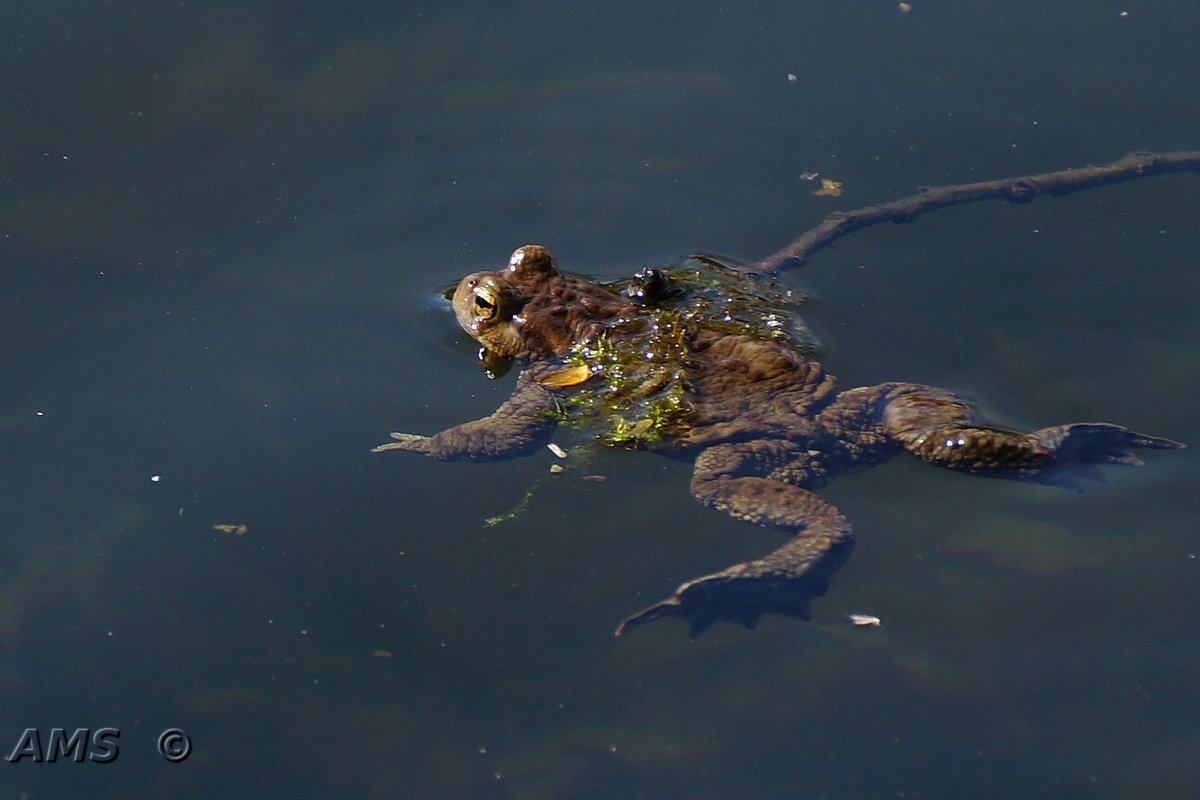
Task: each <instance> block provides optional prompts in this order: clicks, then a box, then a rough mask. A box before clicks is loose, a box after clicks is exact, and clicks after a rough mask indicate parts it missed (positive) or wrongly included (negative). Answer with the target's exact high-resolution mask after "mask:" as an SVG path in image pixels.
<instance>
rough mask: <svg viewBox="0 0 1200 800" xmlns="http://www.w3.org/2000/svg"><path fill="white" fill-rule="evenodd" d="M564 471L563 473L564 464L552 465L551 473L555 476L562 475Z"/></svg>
mask: <svg viewBox="0 0 1200 800" xmlns="http://www.w3.org/2000/svg"><path fill="white" fill-rule="evenodd" d="M562 471H563V465H562V464H551V465H550V472H552V473H553V474H555V475H557V474H558V473H560V472H562Z"/></svg>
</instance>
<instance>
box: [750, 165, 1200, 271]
mask: <svg viewBox="0 0 1200 800" xmlns="http://www.w3.org/2000/svg"><path fill="white" fill-rule="evenodd" d="M1185 171H1192V172H1200V151H1187V152H1179V153H1130V154H1129V155H1127V156H1125V157H1124V158H1122V159H1120V160H1118V161H1114V162H1113V163H1111V164H1106V165H1104V166H1099V167H1082V168H1080V169H1065V170H1061V171H1059V172H1046V173H1044V174H1041V175H1026V176H1023V177H1020V178H1001V179H1000V180H994V181H984V182H982V183H963V184H958V185H956V186H935V187H932V188H929V189H926V190H924V191H922V192H920V193H919V194H914V195H912V196H911V197H904V198H901V199H899V200H892V201H890V202H887V203H880V204H879V205H874V206H867V207H866V208H860V209H857V210H855V211H835V212H834V213H832V214H830V215H829V216H827V217H825V219H824V220H822V222H821V224H820V225H817V226H816V227H815V228H810V229H809V230H807V231H805V232H804V233H802V234H800V236H799V237H798V238H797V239H795V240H794V241H793V242H792V243H791V244H789V245H788V246H787V247H785V248H783V249H782V250H780V251H779V252H778V253H775V254H774V255H772V256H769V257H767V258H764V259H763V260H762V261H759V262H758V263H757V264H755V265H753V267H752V269H753V270H754V271H757V272H768V273H779V272H782V271H784V270H787V269H795V268H797V267H801V266H803V265H804V263H805V262H806V261H807V260H808V258H809V256H811V255H812V254H813V253H815V252H816V251H817V250H820V249H821V248H822V247H825V246H826V245H828V244H831V243H833V242H835V241H837V240H838V239H841V238H842V237H843V236H846V235H848V234H851V233H853V232H854V231H857V230H859V229H861V228H866V227H869V226H871V225H877V224H879V223H880V222H895V223H897V224H899V223H901V222H910V221H911V220H913V219H916V218H917V217H919V216H921V215H922V214H924V213H926V212H928V211H934V210H936V209H939V208H945V207H947V206H955V205H959V204H960V203H973V202H975V201H976V200H1009V201H1011V202H1014V203H1028V202H1029V201H1030V200H1033V199H1034V198H1036V197H1038V196H1039V195H1043V194H1050V195H1055V196H1058V195H1064V194H1070V193H1071V192H1077V191H1079V190H1081V189H1090V188H1092V187H1093V186H1104V185H1106V184H1110V183H1120V182H1122V181H1128V180H1132V179H1134V178H1142V177H1145V176H1147V175H1158V174H1161V173H1165V172H1185Z"/></svg>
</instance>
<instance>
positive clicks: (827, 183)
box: [813, 178, 842, 197]
mask: <svg viewBox="0 0 1200 800" xmlns="http://www.w3.org/2000/svg"><path fill="white" fill-rule="evenodd" d="M813 194H814V195H816V196H817V197H839V196H841V194H842V182H841V181H835V180H831V179H829V178H821V188H820V189H817V190H815V191H814V192H813Z"/></svg>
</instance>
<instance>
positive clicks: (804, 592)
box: [616, 442, 854, 638]
mask: <svg viewBox="0 0 1200 800" xmlns="http://www.w3.org/2000/svg"><path fill="white" fill-rule="evenodd" d="M783 449H788V448H786V446H780V445H775V444H772V443H769V442H767V443H764V442H753V443H746V444H724V445H718V446H716V447H712V448H709V449H708V450H706V451H704V452H703V453H701V454H700V456H699V458H697V459H696V470H695V474H694V477H693V478H692V494H693V495H695V496H696V498H697V499H698V500H700V502H702V503H704V504H705V505H707V506H711V507H713V508H715V509H717V510H718V511H724V512H725V513H727V514H729V515H730V516H732V517H735V518H737V519H741V520H745V521H747V522H753V523H755V524H758V525H766V526H770V527H774V528H780V529H782V530H785V531H788V532H791V533H793V534H794V536H793V537H792V539H791V540H789V541H788V542H787V543H786V544H784V545H783V546H782V547H780V548H779V549H778V550H775V551H774V552H772V553H769V554H768V555H766V556H763V557H762V558H758V559H755V560H753V561H745V562H743V563H741V564H735V565H733V566H731V567H728V568H726V569H723V570H721V571H720V572H714V573H712V574H711V575H704V576H701V577H699V578H695V579H693V580H690V581H688V582H687V583H684V584H682V585H681V586H680V587H679V588H678V589H676V590H675V592H674V594H672V595H671V596H670V597H667V598H666V599H664V600H662V601H660V602H658V603H655V604H654V605H652V606H650V607H649V608H646V609H644V610H642V611H640V612H638V613H637V614H634V615H633V616H632V617H630V618H629V619H627V620H625V621H624V622H622V623H621V625H620V626H619V627H618V628H617V630H616V634H617V636H620V635H622V634H624V633H626V632H627V631H629V630H631V629H632V628H635V627H637V626H638V625H641V624H642V623H645V622H649V621H651V620H655V619H658V618H660V617H667V616H670V617H683V618H684V619H686V620H687V622H688V625H689V626H690V628H691V635H692V637H693V638H695V637H696V636H698V635H700V634H701V633H703V632H704V631H705V630H706V629H707V628H708V627H709V626H710V625H712V624H713V623H714V622H716V621H717V620H721V619H725V620H730V621H733V622H740V623H742V624H743V625H745V626H746V627H748V628H753V627H754V626H755V625H756V624H757V623H758V620H759V618H760V617H761V616H762V615H763V614H766V613H775V614H786V615H789V616H797V617H800V618H802V619H808V604H809V601H810V600H811V599H812V598H814V597H820V596H821V595H823V594H825V591H826V589H828V588H829V581H830V578H831V577H832V576H833V573H834V572H835V571H836V570H837V568H838V567H840V566H841V565H842V563H843V562H844V561H845V560H846V559H847V558H848V557H849V556H850V551H851V549H852V548H853V546H854V530H853V528H851V526H850V523H849V521H848V520H847V519H846V518H845V517H844V516H842V513H841V512H840V511H838V510H837V508H835V507H834V506H833V505H831V504H830V503H827V502H825V501H824V500H822V499H821V498H820V497H818V496H817V495H815V494H813V493H812V492H810V491H808V490H807V489H803V488H801V487H799V486H796V485H794V484H792V483H785V482H784V481H782V480H776V479H774V478H770V477H758V476H757V475H755V474H746V473H754V472H759V473H761V472H768V473H769V469H764V467H767V468H769V467H770V466H771V465H773V464H774V465H779V466H782V463H781V460H782V458H783V457H784V456H786V457H787V458H790V459H794V458H795V457H796V454H795V453H792V452H790V449H789V452H787V453H783V452H781V451H782V450H783ZM802 452H803V451H801V453H802ZM800 471H801V470H800V469H798V468H797V466H796V465H795V464H794V463H793V464H792V465H791V466H790V468H789V476H790V478H789V479H791V480H795V479H796V478H797V476H798V475H799V473H800Z"/></svg>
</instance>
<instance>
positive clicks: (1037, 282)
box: [0, 0, 1200, 800]
mask: <svg viewBox="0 0 1200 800" xmlns="http://www.w3.org/2000/svg"><path fill="white" fill-rule="evenodd" d="M913 5H914V8H913V9H912V11H911V13H908V14H905V13H902V12H901V11H900V10H899V9H898V7H897V4H896V3H894V2H882V1H881V2H871V3H859V2H855V3H843V2H791V3H761V4H736V5H732V4H716V3H687V4H685V3H667V2H661V3H646V4H638V5H637V6H636V8H634V9H633V10H618V9H615V8H614V7H611V5H610V4H598V3H597V4H592V3H567V4H555V3H538V2H531V3H515V4H490V5H489V4H483V3H460V4H453V5H449V6H447V5H445V4H440V5H434V4H429V5H428V6H423V5H419V4H391V3H387V4H385V3H379V4H372V3H358V4H347V5H345V6H338V5H337V4H330V3H319V4H318V3H269V2H258V3H216V2H213V3H205V2H201V3H188V2H184V3H147V2H140V3H139V2H123V3H117V2H113V3H78V4H68V3H46V4H34V3H18V4H13V6H12V7H10V8H8V9H6V14H5V16H6V20H5V25H4V31H3V34H0V35H2V37H3V47H0V78H2V80H0V270H2V272H0V310H2V312H0V332H2V335H3V344H4V346H3V348H0V370H2V371H0V376H2V378H0V381H2V382H0V447H2V448H3V457H2V458H0V509H2V510H3V517H2V519H3V523H4V524H3V537H2V539H0V722H2V724H0V749H3V750H4V751H5V753H10V752H11V751H12V750H13V749H16V748H18V746H19V743H20V741H21V740H22V736H23V734H24V732H25V730H26V729H27V728H36V729H39V730H40V732H41V734H40V735H41V737H42V744H43V745H45V744H47V742H46V740H47V739H48V738H49V736H50V735H51V734H50V730H51V729H52V728H55V727H59V728H65V729H67V731H74V730H75V729H76V728H89V729H90V730H93V731H94V730H95V729H97V728H101V727H105V726H111V727H114V728H117V729H119V731H120V733H119V736H118V738H117V742H118V745H119V757H118V758H117V759H116V761H115V762H112V763H107V764H100V763H82V764H75V763H71V761H70V758H69V757H59V758H58V760H57V762H56V763H36V761H37V760H36V759H35V758H33V757H31V756H29V755H26V756H25V757H23V758H21V759H20V760H19V763H0V795H2V796H4V797H13V798H17V797H22V798H58V797H92V798H127V797H137V798H154V797H163V798H166V797H171V798H177V797H218V796H220V797H293V798H307V797H314V798H315V797H331V796H339V797H362V798H375V797H433V798H441V797H455V798H530V799H531V800H550V799H551V798H574V797H595V798H684V797H689V798H724V797H734V796H736V797H747V798H857V797H966V796H970V797H1012V796H1026V797H1105V798H1114V797H1116V798H1126V797H1128V798H1132V797H1151V796H1153V797H1164V798H1167V797H1169V798H1176V797H1181V798H1182V797H1191V798H1195V797H1200V712H1198V709H1200V688H1198V686H1197V683H1196V680H1195V675H1196V672H1197V668H1198V667H1200V611H1198V610H1197V608H1196V603H1195V598H1196V596H1197V592H1196V590H1197V583H1198V580H1200V559H1197V555H1198V554H1200V538H1198V536H1197V533H1198V532H1197V527H1198V522H1200V499H1198V495H1197V492H1196V476H1197V455H1196V454H1197V452H1200V451H1198V450H1197V449H1196V446H1197V445H1200V423H1198V422H1197V419H1196V414H1195V405H1196V401H1195V398H1196V397H1197V396H1198V395H1200V321H1198V320H1200V316H1198V315H1197V313H1196V309H1197V300H1198V298H1200V278H1198V277H1197V276H1198V275H1200V270H1198V269H1197V267H1198V266H1200V264H1198V263H1197V262H1198V260H1200V256H1198V255H1197V254H1198V253H1200V184H1198V183H1197V179H1196V176H1194V175H1176V176H1168V177H1162V178H1152V179H1147V180H1143V181H1136V182H1133V183H1129V184H1125V185H1122V186H1119V187H1112V188H1105V189H1096V190H1092V191H1090V192H1087V193H1083V194H1078V195H1073V196H1071V197H1067V198H1060V199H1043V200H1039V201H1038V202H1036V203H1033V204H1031V205H1026V206H1008V205H999V204H991V205H980V206H977V207H969V208H958V209H951V210H945V211H940V212H938V213H936V214H933V215H930V216H928V217H925V218H923V219H921V220H919V221H918V222H916V223H914V224H912V225H908V226H904V227H895V226H887V227H881V228H878V229H873V230H869V231H864V232H861V233H858V234H856V235H854V236H853V237H851V238H848V239H846V240H844V241H843V242H841V243H840V244H838V245H837V246H836V247H833V248H830V249H828V250H826V251H824V252H823V253H822V254H820V255H819V256H818V257H816V258H814V259H813V260H812V262H811V263H810V264H809V265H808V266H807V267H806V268H805V269H804V270H803V271H802V272H800V273H797V274H794V275H792V276H790V278H789V280H790V281H791V282H792V283H793V284H794V285H796V286H798V287H803V288H805V289H807V290H808V291H810V292H812V293H813V294H814V295H815V300H814V301H813V302H812V304H811V305H810V309H809V316H810V319H811V321H812V324H813V325H814V327H816V328H817V329H818V330H820V331H821V332H822V334H823V336H824V340H825V344H824V348H823V357H824V359H825V361H826V363H827V365H828V366H829V368H830V369H831V370H832V371H833V372H835V373H836V374H838V375H839V376H840V377H841V378H842V379H843V381H844V382H845V384H846V385H852V384H856V383H875V382H879V381H881V380H886V379H893V378H901V379H911V380H921V381H927V382H932V383H938V384H941V385H945V386H949V387H951V388H953V389H955V390H956V391H959V392H962V393H964V394H966V395H969V396H971V397H973V398H976V399H977V400H978V401H979V403H980V405H981V407H982V408H983V409H984V410H985V411H986V412H987V413H988V414H989V415H990V416H991V417H992V418H993V419H994V420H996V421H998V422H1001V423H1004V424H1009V425H1017V426H1022V427H1036V426H1040V425H1044V424H1051V423H1054V422H1059V421H1069V420H1111V421H1115V422H1120V423H1123V424H1128V425H1130V426H1132V427H1135V428H1137V429H1139V430H1143V431H1146V432H1149V433H1154V434H1159V435H1165V436H1171V437H1173V438H1177V439H1180V440H1183V441H1185V442H1188V443H1190V444H1192V445H1193V449H1191V450H1188V451H1184V452H1182V453H1151V454H1150V455H1149V457H1148V459H1147V460H1148V463H1147V465H1146V467H1144V468H1143V469H1141V470H1136V471H1133V470H1125V471H1119V470H1110V471H1109V478H1110V480H1109V482H1108V483H1107V484H1106V485H1103V486H1099V487H1096V488H1094V489H1092V490H1091V491H1089V492H1088V493H1086V494H1082V495H1072V494H1068V493H1064V492H1060V491H1055V490H1052V489H1048V488H1043V487H1034V486H1027V485H1021V484H1013V483H1006V482H1000V481H980V480H972V479H968V478H964V477H961V476H957V475H951V474H946V473H944V472H940V471H938V470H934V469H931V468H928V467H925V466H923V465H920V464H915V463H912V462H910V461H906V460H897V461H895V462H893V463H890V464H888V465H886V466H884V467H882V468H879V469H876V470H873V471H871V472H867V473H862V474H859V475H855V476H850V477H847V478H844V479H841V480H839V481H838V482H835V483H834V484H833V485H831V486H830V487H829V488H828V489H827V490H826V491H825V494H826V495H827V496H828V497H829V498H830V499H832V500H833V501H834V502H835V503H837V504H838V505H839V507H841V508H842V509H843V510H844V511H845V512H846V513H847V514H848V515H849V516H850V517H851V519H852V520H853V521H854V522H855V525H856V527H857V529H858V531H859V534H860V543H859V546H858V548H857V550H856V553H855V556H854V558H853V559H852V561H851V562H850V563H849V564H848V565H847V566H846V567H845V568H844V569H843V570H842V571H841V572H840V573H839V574H838V576H837V577H836V580H835V583H834V586H833V589H832V591H831V592H830V594H829V595H828V596H826V597H825V598H824V599H822V600H819V601H817V603H816V604H815V616H814V620H813V624H804V623H800V622H797V621H793V620H785V619H780V618H769V619H767V620H764V622H763V624H762V625H761V626H760V628H759V629H758V630H757V631H754V632H748V631H744V630H742V629H740V628H736V627H734V626H729V625H723V626H718V627H717V628H715V629H714V630H712V631H711V632H710V633H708V634H706V635H705V636H704V637H703V638H702V639H700V640H699V641H697V642H695V643H692V642H689V641H688V640H687V637H686V635H685V631H684V627H683V626H682V625H681V624H678V623H672V622H662V623H657V624H655V625H653V626H649V627H646V628H643V629H639V630H638V631H636V632H635V634H633V635H631V636H630V637H628V638H626V639H621V640H617V639H614V638H613V637H612V635H611V630H612V627H613V626H614V625H615V623H616V622H617V621H619V620H620V619H621V618H622V617H623V616H624V615H626V614H628V613H630V612H632V611H633V610H636V609H637V608H639V607H640V606H642V605H644V604H646V603H647V602H649V601H651V600H654V599H657V598H658V597H660V596H662V595H663V594H665V593H666V592H668V591H669V590H670V589H671V588H673V587H674V586H675V585H676V584H677V583H678V582H680V581H681V580H684V579H686V578H689V577H692V576H694V575H696V574H698V573H700V572H704V571H710V570H712V569H714V568H718V567H721V566H724V565H726V564H728V563H731V562H733V561H736V560H741V559H743V558H746V557H748V556H752V555H756V554H758V553H761V552H764V551H766V550H767V549H770V548H771V547H772V546H774V544H775V543H776V542H777V541H778V537H775V536H774V535H772V534H770V533H767V532H763V531H758V530H755V529H752V528H749V527H746V526H743V525H740V524H738V523H736V522H733V521H732V520H729V519H726V518H724V517H722V516H721V515H719V514H715V513H713V512H709V511H706V510H704V509H702V508H700V507H699V506H697V505H696V504H695V503H693V501H692V500H691V499H690V498H689V497H688V494H687V479H688V472H687V468H686V466H684V465H679V464H675V463H670V462H666V461H663V460H659V459H656V458H655V457H653V456H648V455H643V454H636V453H625V452H618V451H611V452H606V453H603V454H601V455H600V456H598V457H596V459H595V460H594V461H593V462H592V463H590V464H589V465H588V471H591V472H596V473H602V474H604V475H606V476H607V478H608V480H607V481H605V482H603V483H597V482H585V481H580V480H578V479H577V478H572V477H570V476H569V475H568V476H567V477H565V478H563V479H562V480H556V481H552V482H550V483H549V484H548V485H547V486H545V487H544V488H543V489H542V490H541V491H540V492H539V493H538V494H537V496H536V498H535V501H534V503H533V505H532V507H531V508H530V510H529V511H528V512H527V513H525V514H524V515H523V516H521V517H519V518H518V519H517V520H516V521H514V522H511V523H508V524H506V525H502V526H499V527H495V528H485V527H484V526H483V525H482V524H481V520H482V519H483V518H485V517H487V516H489V515H492V514H496V513H499V512H502V511H504V510H506V509H508V508H510V507H511V506H512V505H513V504H514V503H515V502H516V501H517V499H518V498H520V496H521V495H522V493H523V492H524V491H525V490H526V489H527V488H528V487H529V486H530V485H531V484H533V483H534V482H535V481H537V480H539V479H540V478H542V477H543V476H544V475H545V474H546V470H547V467H548V465H549V463H550V462H551V461H552V460H553V457H552V456H550V455H549V454H548V453H546V454H543V455H540V456H536V457H533V458H530V459H525V460H523V461H520V462H514V463H510V464H506V465H468V464H437V463H427V462H425V461H422V460H420V459H418V458H416V457H405V456H403V455H394V456H389V457H384V456H370V455H369V454H368V453H367V450H368V448H369V447H370V446H372V445H374V444H376V443H378V442H379V441H381V440H382V437H383V436H384V435H385V434H386V433H387V432H388V431H390V430H397V429H398V430H410V431H418V432H432V431H435V430H438V429H440V427H444V426H446V425H449V424H452V423H454V422H459V421H462V420H465V419H469V418H471V417H473V416H477V415H480V414H483V413H486V412H487V411H490V410H491V409H492V408H493V407H494V406H495V405H496V404H497V403H498V402H500V400H501V399H502V398H503V397H504V396H505V395H506V393H507V391H508V388H509V385H510V381H511V378H510V379H509V380H508V381H503V380H502V381H499V382H496V383H489V382H488V381H487V380H486V379H485V378H484V377H483V376H482V375H481V374H480V372H479V370H478V369H477V367H476V366H475V365H474V363H473V352H474V350H473V348H472V347H471V346H470V345H469V343H468V342H467V340H466V339H465V337H464V336H462V335H461V334H459V333H457V332H456V331H455V330H454V326H453V324H452V320H451V318H450V316H449V315H448V314H447V313H446V311H445V308H444V306H443V304H442V303H441V302H440V300H439V298H438V294H437V293H438V290H439V289H441V288H442V287H443V286H445V285H446V284H447V283H449V282H450V281H452V280H454V279H455V278H457V277H458V276H460V275H461V274H463V273H464V272H467V271H471V270H474V269H477V268H479V267H480V266H483V265H495V264H498V263H500V262H501V261H502V260H503V259H505V258H506V257H507V254H508V253H509V251H511V249H512V248H513V247H515V246H517V245H519V244H522V243H524V242H527V241H540V242H545V243H546V244H548V245H549V246H551V247H552V248H553V249H554V250H555V252H556V253H557V254H558V256H559V258H560V261H561V262H562V263H563V265H564V266H567V267H569V268H573V269H576V270H579V271H585V272H591V273H595V274H602V275H619V274H626V273H628V272H629V271H630V270H632V269H634V268H636V267H639V266H642V265H644V264H648V263H661V262H664V261H668V260H670V259H673V258H674V257H676V256H678V255H680V254H683V253H686V252H689V251H691V250H709V251H715V252H720V253H725V254H728V255H730V256H733V257H741V258H751V259H752V258H757V257H761V256H765V255H767V254H769V253H771V252H773V251H774V250H776V249H777V248H779V247H780V246H782V245H783V244H784V243H785V242H787V241H788V240H789V239H790V238H791V237H792V236H794V235H796V234H798V233H799V232H800V231H801V230H803V229H804V228H806V227H808V226H810V225H812V224H815V223H816V222H817V221H818V220H819V219H820V218H821V217H822V216H823V215H824V214H826V213H828V212H829V211H831V210H833V209H835V208H839V207H840V208H853V207H858V206H862V205H867V204H869V203H872V202H876V201H881V200H884V199H890V198H894V197H899V196H903V195H906V194H909V193H911V192H912V191H914V190H915V187H917V186H921V185H930V184H939V183H954V182H963V181H970V180H979V179H983V178H990V177H999V176H1004V175H1019V174H1025V173H1030V172H1040V171H1045V170H1050V169H1058V168H1063V167H1067V166H1073V165H1081V164H1086V163H1101V162H1106V161H1110V160H1112V159H1115V158H1117V157H1119V156H1121V155H1123V154H1125V153H1126V152H1129V151H1131V150H1135V149H1149V150H1175V149H1196V148H1198V147H1200V84H1198V83H1197V81H1196V80H1195V76H1196V74H1197V69H1198V68H1200V56H1198V55H1197V53H1198V52H1200V51H1198V50H1197V48H1196V46H1195V31H1196V30H1197V29H1200V11H1198V8H1200V7H1197V6H1196V4H1195V3H1194V2H1190V0H1189V2H1184V1H1183V0H1174V2H1159V3H1125V4H1113V3H1103V2H1101V3H1095V2H1086V3H1085V2H1059V3H1054V4H1045V3H1040V2H1030V1H1025V2H1014V3H1008V4H961V3H941V2H921V0H914V2H913ZM789 74H791V75H794V76H795V79H794V80H789V77H788V76H789ZM806 171H817V172H820V173H822V174H823V175H827V176H830V177H833V178H835V179H837V180H840V181H842V182H843V184H844V187H845V194H844V195H843V196H842V197H841V198H838V199H836V200H835V199H829V198H819V197H814V196H813V195H812V194H811V191H812V189H813V188H814V187H813V184H811V183H806V182H804V181H802V180H801V179H800V177H799V176H800V174H801V173H803V172H806ZM576 474H577V473H576ZM222 524H229V525H236V524H245V525H246V526H247V532H246V533H245V534H244V535H237V534H236V533H224V532H221V531H218V530H214V528H213V526H214V525H222ZM849 612H869V613H874V614H878V615H879V616H881V617H882V618H883V620H884V624H883V627H882V628H881V629H879V630H876V631H864V630H857V629H851V628H850V627H849V626H848V625H847V624H846V623H845V617H844V615H845V614H846V613H849ZM384 651H386V654H385V652H384ZM168 727H178V728H181V729H183V730H185V731H186V732H187V733H188V734H189V735H190V736H191V738H192V742H193V751H192V753H191V756H190V757H189V758H188V759H187V760H186V761H184V762H183V763H179V764H172V763H167V762H166V761H165V760H164V759H162V758H161V757H160V756H159V755H158V753H157V752H156V749H155V741H156V738H157V737H158V734H159V732H160V731H162V730H163V729H165V728H168ZM93 752H94V751H93Z"/></svg>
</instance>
